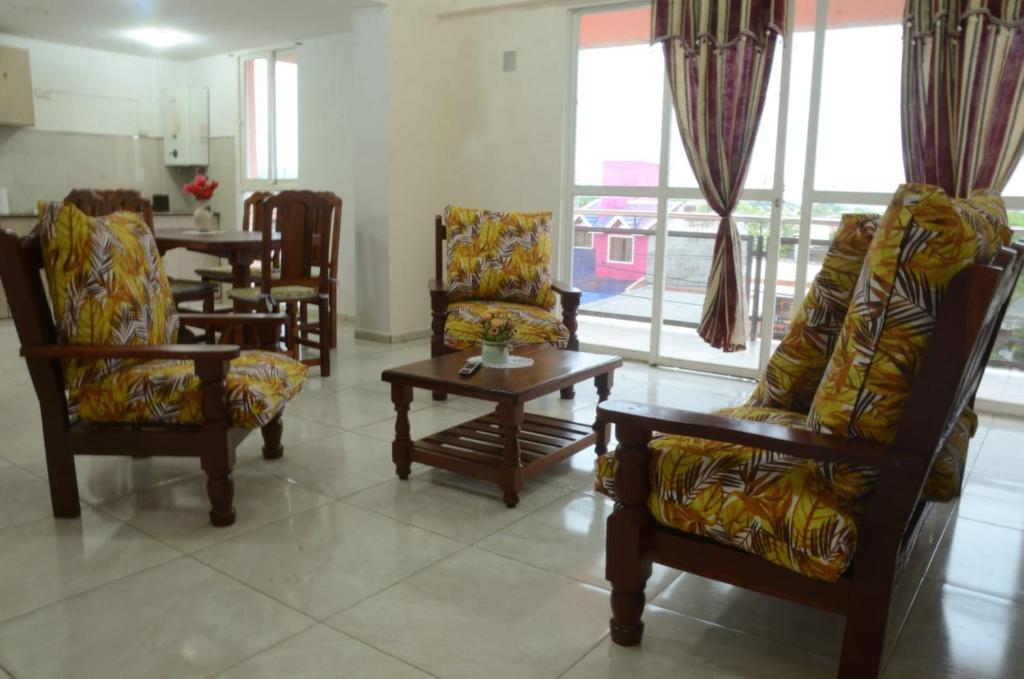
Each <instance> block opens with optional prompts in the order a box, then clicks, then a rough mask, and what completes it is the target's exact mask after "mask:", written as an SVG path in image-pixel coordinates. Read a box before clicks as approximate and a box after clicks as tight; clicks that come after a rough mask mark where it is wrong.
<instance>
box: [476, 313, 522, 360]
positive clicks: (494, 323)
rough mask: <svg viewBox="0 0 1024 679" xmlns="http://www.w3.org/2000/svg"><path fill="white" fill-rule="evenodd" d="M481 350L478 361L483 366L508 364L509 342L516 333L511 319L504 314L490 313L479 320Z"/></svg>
mask: <svg viewBox="0 0 1024 679" xmlns="http://www.w3.org/2000/svg"><path fill="white" fill-rule="evenodd" d="M480 325H481V333H480V338H481V339H482V340H483V349H482V350H481V352H480V360H481V361H483V363H484V364H491V365H504V364H505V363H508V346H509V341H510V340H511V339H512V336H513V335H514V334H515V332H516V326H515V325H514V324H513V323H512V319H511V318H509V317H508V316H507V315H505V314H501V313H497V312H491V313H487V314H484V316H483V318H482V319H481V320H480Z"/></svg>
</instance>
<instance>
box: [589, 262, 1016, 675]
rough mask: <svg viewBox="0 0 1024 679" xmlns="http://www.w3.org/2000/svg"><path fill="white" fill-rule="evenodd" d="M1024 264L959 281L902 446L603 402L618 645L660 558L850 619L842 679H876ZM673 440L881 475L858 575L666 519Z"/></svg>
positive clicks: (912, 397) (630, 635)
mask: <svg viewBox="0 0 1024 679" xmlns="http://www.w3.org/2000/svg"><path fill="white" fill-rule="evenodd" d="M1022 264H1024V246H1020V245H1017V246H1015V248H1014V249H1009V248H1004V249H1003V250H1002V251H1000V252H999V253H998V255H997V256H996V257H995V258H994V260H993V263H992V264H990V265H974V266H970V267H968V268H966V269H964V270H963V271H961V272H960V273H958V274H957V275H956V276H955V278H953V280H952V282H951V283H950V286H949V288H948V290H947V293H946V296H945V299H944V301H943V302H942V306H941V308H940V310H939V313H938V316H937V320H936V323H935V327H934V331H933V333H932V335H931V338H930V341H929V343H928V346H927V350H926V352H925V354H924V357H923V362H922V364H921V368H920V371H919V372H918V374H917V378H916V380H915V381H914V382H913V385H912V388H911V391H910V393H909V397H908V398H907V400H906V403H905V407H904V409H903V411H902V418H901V419H900V421H899V426H898V431H897V433H896V436H895V440H894V442H893V443H892V444H891V445H890V444H884V443H876V442H871V441H866V440H859V439H855V438H847V437H844V436H839V435H834V434H826V433H815V432H814V431H810V430H806V429H800V428H794V427H790V426H781V425H778V424H771V423H768V422H763V421H762V422H758V421H750V420H746V419H734V418H733V417H725V416H721V415H708V414H701V413H693V412H686V411H682V410H675V409H672V408H663V407H655V406H650V405H644V404H639V403H628V402H617V401H608V402H606V403H603V404H600V405H599V406H598V421H599V422H603V423H606V424H614V425H615V426H616V432H617V438H618V441H619V446H618V450H617V451H616V453H615V462H616V464H615V470H614V492H615V497H616V505H615V511H614V512H613V514H612V515H611V516H610V517H609V519H608V533H607V551H606V575H607V578H608V580H609V581H610V582H611V584H612V595H611V606H612V619H611V635H612V640H613V641H614V642H615V643H617V644H620V645H625V646H631V645H635V644H638V643H640V640H641V637H642V635H643V627H644V626H643V623H642V622H641V616H642V614H643V610H644V588H645V584H646V582H647V579H648V578H649V577H650V575H651V565H652V563H655V562H656V563H660V564H664V565H667V566H671V567H673V568H677V569H680V570H684V571H687V572H690V573H695V574H697V575H701V576H703V577H708V578H712V579H715V580H718V581H721V582H726V583H729V584H731V585H736V586H739V587H743V588H746V589H751V590H754V591H757V592H761V593H764V594H769V595H772V596H777V597H780V598H783V599H788V600H790V601H795V602H798V603H801V604H804V605H807V606H812V607H814V608H819V609H823V610H826V611H831V612H834V613H839V614H842V615H844V616H846V629H845V634H844V637H843V644H842V654H841V659H840V667H839V676H840V677H846V678H851V679H852V678H854V677H857V678H861V677H874V676H876V675H877V674H878V671H879V668H880V664H881V661H882V656H883V650H884V649H883V645H884V639H885V628H886V621H887V618H888V613H889V605H890V595H891V592H892V588H893V586H894V583H895V582H896V580H897V578H898V577H899V575H900V573H901V571H902V568H903V566H905V564H906V557H907V556H908V555H909V554H910V552H911V550H912V549H913V546H914V544H915V541H916V539H917V535H918V532H919V529H920V526H921V524H922V519H923V517H925V516H926V514H927V512H928V511H929V507H930V506H931V505H930V504H929V503H928V502H926V501H925V497H924V495H923V490H924V488H925V486H926V481H927V480H928V477H929V472H930V471H931V470H932V469H933V466H934V465H935V462H936V459H937V457H938V455H939V453H940V451H941V450H942V449H943V447H944V446H945V445H946V443H947V440H948V439H949V438H950V437H951V435H952V432H953V430H954V428H955V427H956V426H957V423H958V421H959V418H960V417H961V413H963V412H964V409H965V408H966V407H968V406H970V405H971V404H972V401H973V397H974V393H975V391H976V390H977V387H978V384H979V382H980V381H981V377H982V373H983V371H984V367H985V362H986V360H987V357H988V355H989V353H990V351H991V349H992V346H993V342H994V339H995V335H996V333H997V332H998V330H999V327H1000V325H1001V322H1002V317H1003V315H1004V314H1005V312H1006V308H1007V306H1008V304H1009V300H1010V297H1011V295H1012V293H1013V290H1014V286H1015V284H1016V281H1017V279H1018V276H1019V275H1020V273H1021V267H1022ZM663 435H681V436H685V437H687V439H691V438H693V439H703V440H710V441H712V442H721V443H723V444H726V445H735V446H745V447H749V448H753V449H757V450H759V451H771V453H778V454H781V455H786V456H789V457H790V458H793V459H796V460H804V461H813V462H814V463H818V464H823V465H830V466H829V467H828V469H831V470H833V471H835V472H836V473H839V472H838V470H840V469H846V470H853V469H859V470H861V472H860V473H861V474H863V475H864V476H865V477H868V476H870V477H871V478H873V479H874V480H873V492H871V493H869V494H868V495H866V496H862V497H861V498H860V499H861V500H863V501H864V503H865V504H864V507H863V512H862V514H861V518H860V522H859V531H858V532H857V533H856V538H855V548H856V552H855V553H854V554H853V556H852V561H851V562H850V564H849V566H848V568H846V569H845V572H842V573H841V574H840V575H839V577H838V578H837V579H835V580H834V581H828V580H826V579H820V578H817V577H810V576H808V575H806V574H804V573H801V572H797V571H796V570H794V569H791V568H784V567H782V566H781V565H776V564H775V563H771V562H769V561H768V560H766V559H765V558H761V556H759V555H755V554H754V553H750V551H741V550H740V549H738V548H736V547H734V546H730V545H726V544H722V542H721V541H716V540H714V539H712V537H711V536H704V535H698V534H696V533H695V532H684V531H682V530H678V529H676V528H671V527H668V526H667V525H665V524H664V523H661V522H659V521H658V520H656V519H655V517H654V513H653V512H652V509H651V507H650V504H651V503H652V502H654V501H655V500H654V495H653V494H652V490H653V488H652V479H653V478H654V469H653V468H652V451H651V442H652V439H653V438H654V437H655V436H663ZM765 454H767V453H765ZM752 501H753V500H752ZM858 511H860V510H858Z"/></svg>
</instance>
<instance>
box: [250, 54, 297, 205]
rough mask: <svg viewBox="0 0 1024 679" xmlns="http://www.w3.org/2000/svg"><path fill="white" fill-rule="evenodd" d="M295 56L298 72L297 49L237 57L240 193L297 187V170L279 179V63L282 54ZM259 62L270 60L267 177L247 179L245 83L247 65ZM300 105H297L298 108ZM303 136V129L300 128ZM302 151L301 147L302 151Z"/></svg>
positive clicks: (268, 70) (268, 64) (268, 61)
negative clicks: (294, 175) (254, 61)
mask: <svg viewBox="0 0 1024 679" xmlns="http://www.w3.org/2000/svg"><path fill="white" fill-rule="evenodd" d="M285 54H294V55H295V64H296V69H298V67H299V63H298V61H299V60H298V46H297V45H286V46H282V47H277V48H273V49H264V50H253V51H249V52H243V53H240V54H239V55H238V99H239V102H238V112H239V115H238V138H239V144H238V155H239V160H238V185H239V189H240V193H244V192H246V191H261V190H262V191H267V190H281V189H291V188H296V187H297V186H298V182H299V178H298V176H297V175H298V174H299V173H298V168H296V173H295V174H296V177H294V178H284V179H282V178H280V177H278V176H277V97H276V94H277V92H276V87H275V85H276V82H275V81H276V78H277V62H278V60H279V56H280V55H285ZM256 59H266V60H267V177H266V178H252V177H249V176H248V167H249V143H248V139H249V117H248V110H249V109H248V105H247V104H248V101H247V98H248V92H247V87H248V83H247V81H246V74H245V64H246V62H248V61H252V60H256ZM297 105H298V102H296V106H297ZM299 130H300V131H299V134H300V136H301V126H300V127H299ZM299 150H301V148H300V149H299Z"/></svg>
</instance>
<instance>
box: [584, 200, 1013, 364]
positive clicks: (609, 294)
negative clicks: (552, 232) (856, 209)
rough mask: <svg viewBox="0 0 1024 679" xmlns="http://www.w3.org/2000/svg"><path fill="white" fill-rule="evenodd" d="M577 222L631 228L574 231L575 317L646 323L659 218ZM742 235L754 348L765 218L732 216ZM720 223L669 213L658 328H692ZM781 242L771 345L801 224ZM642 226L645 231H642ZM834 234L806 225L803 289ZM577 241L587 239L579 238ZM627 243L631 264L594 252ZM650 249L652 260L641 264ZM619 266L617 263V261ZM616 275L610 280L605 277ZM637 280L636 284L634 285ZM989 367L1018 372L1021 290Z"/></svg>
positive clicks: (788, 227)
mask: <svg viewBox="0 0 1024 679" xmlns="http://www.w3.org/2000/svg"><path fill="white" fill-rule="evenodd" d="M575 216H576V217H580V216H583V217H586V218H588V222H590V223H594V222H598V221H599V220H600V219H601V218H605V219H607V218H608V217H609V216H615V217H618V218H620V219H621V221H622V222H624V223H625V224H627V225H629V226H631V227H632V228H608V227H600V226H583V225H580V224H577V225H576V226H575V229H574V245H576V247H574V248H573V259H574V262H573V263H574V269H573V284H574V285H576V286H577V287H579V288H581V289H582V290H583V291H584V298H583V304H582V305H581V307H580V313H581V314H584V315H588V316H593V317H604V318H612V319H618V320H629V321H641V322H647V323H649V322H650V321H651V316H650V309H651V304H652V303H653V288H654V263H655V261H656V257H655V256H654V253H655V240H654V237H655V231H654V228H655V227H654V224H655V223H656V218H657V214H656V213H654V212H651V211H644V210H633V209H628V208H627V209H612V210H608V209H589V208H578V209H576V211H575ZM734 219H735V220H736V222H737V227H738V229H739V231H740V246H741V256H742V262H743V267H744V285H745V290H744V292H745V294H746V299H747V308H748V310H749V312H750V339H751V340H756V339H757V338H758V337H759V336H760V334H761V325H762V323H763V322H764V299H763V298H764V294H763V292H764V285H765V280H764V279H765V271H766V265H767V258H768V252H767V244H768V233H769V227H770V218H769V217H768V216H762V215H738V216H734ZM718 222H719V218H718V216H717V215H714V214H699V213H670V214H669V229H668V240H667V243H666V244H665V247H667V248H668V252H667V253H666V254H667V271H666V283H665V290H664V292H663V314H662V316H663V323H664V324H665V325H668V326H675V327H682V328H697V327H698V325H699V322H700V313H701V309H702V307H703V301H704V296H705V294H706V292H707V277H708V274H709V272H710V270H711V258H712V251H713V248H714V239H715V232H716V231H717V229H718ZM782 224H783V234H784V235H783V237H782V239H781V241H780V257H779V265H778V268H777V270H778V276H777V281H776V301H775V321H774V328H773V333H772V335H773V337H774V338H775V339H776V340H778V339H782V337H784V336H785V334H786V332H787V331H788V330H789V325H790V322H791V320H792V317H793V314H794V311H795V310H794V309H793V296H794V291H795V288H796V271H797V249H798V247H799V242H800V241H799V238H798V237H796V236H795V235H785V234H786V233H790V234H795V233H796V232H797V231H798V230H799V219H795V218H786V219H783V220H782ZM644 226H646V228H643V227H644ZM838 226H839V219H838V218H834V219H832V218H825V219H814V220H812V224H811V234H812V238H811V239H810V242H809V247H810V259H809V264H808V270H807V284H808V285H809V284H810V282H811V281H812V280H813V279H814V276H815V275H817V273H818V271H819V270H820V268H821V263H822V261H823V260H824V257H825V254H826V253H827V251H828V247H829V245H830V244H831V237H832V235H833V234H834V232H835V230H836V228H838ZM578 234H591V235H590V236H589V237H582V238H580V237H579V236H578ZM602 234H603V235H605V236H607V235H616V236H633V237H634V241H635V239H636V238H641V239H646V240H645V241H644V242H643V243H642V244H640V243H636V242H635V243H634V245H633V246H632V248H633V250H632V253H633V261H632V262H625V263H624V262H620V261H612V262H609V261H608V257H607V254H608V252H607V251H605V252H599V251H598V249H599V248H600V247H602V246H604V247H607V243H606V241H602V240H601V239H600V237H599V236H600V235H602ZM1016 237H1017V238H1021V237H1024V229H1021V230H1018V231H1016ZM648 248H649V250H650V253H651V256H650V257H645V256H644V257H642V256H641V255H642V254H646V252H647V249H648ZM620 259H621V258H620ZM610 273H611V274H614V275H611V276H610ZM634 277H635V278H634ZM990 365H993V366H996V367H1011V368H1017V369H1024V283H1022V284H1021V285H1020V286H1019V287H1018V290H1017V293H1016V294H1015V296H1014V298H1013V301H1012V303H1011V308H1010V309H1009V311H1008V313H1007V315H1006V320H1005V321H1004V324H1003V328H1002V330H1001V331H1000V334H999V337H998V338H997V342H996V347H995V349H994V351H993V353H992V356H991V359H990Z"/></svg>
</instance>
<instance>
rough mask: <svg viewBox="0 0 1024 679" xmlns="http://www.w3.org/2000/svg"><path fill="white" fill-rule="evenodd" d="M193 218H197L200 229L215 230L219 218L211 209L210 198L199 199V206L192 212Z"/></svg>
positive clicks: (197, 226) (197, 225)
mask: <svg viewBox="0 0 1024 679" xmlns="http://www.w3.org/2000/svg"><path fill="white" fill-rule="evenodd" d="M192 218H193V219H195V222H196V228H197V229H199V230H200V231H213V230H214V228H215V227H216V226H217V218H216V217H215V216H214V214H213V210H211V209H210V201H208V200H201V201H199V207H197V208H196V211H195V212H193V213H192Z"/></svg>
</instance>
